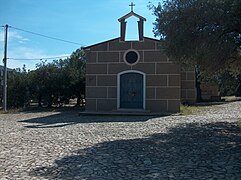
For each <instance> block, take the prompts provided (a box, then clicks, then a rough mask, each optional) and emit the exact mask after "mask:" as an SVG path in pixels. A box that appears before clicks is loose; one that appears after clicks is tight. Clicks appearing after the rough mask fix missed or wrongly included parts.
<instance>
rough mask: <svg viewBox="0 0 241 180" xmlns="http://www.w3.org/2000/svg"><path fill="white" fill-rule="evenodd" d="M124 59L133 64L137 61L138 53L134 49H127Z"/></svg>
mask: <svg viewBox="0 0 241 180" xmlns="http://www.w3.org/2000/svg"><path fill="white" fill-rule="evenodd" d="M124 61H125V62H126V63H127V64H129V65H135V64H136V63H137V62H138V61H139V53H138V51H136V50H133V49H131V50H128V51H126V52H125V54H124Z"/></svg>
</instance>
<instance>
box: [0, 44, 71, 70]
mask: <svg viewBox="0 0 241 180" xmlns="http://www.w3.org/2000/svg"><path fill="white" fill-rule="evenodd" d="M70 54H71V53H69V54H67V53H66V54H48V53H46V52H45V51H43V50H41V49H33V48H28V47H17V48H9V49H8V58H10V59H8V62H7V66H8V67H9V68H13V69H14V68H21V67H23V65H24V64H25V65H26V67H27V69H31V70H33V69H35V68H36V64H37V63H39V62H40V61H41V59H42V60H45V59H46V58H51V59H48V60H47V62H52V60H54V59H59V58H58V57H63V58H62V59H64V58H65V57H66V56H70ZM52 57H53V58H52ZM54 57H56V58H54ZM11 58H14V59H11ZM2 59H3V51H2V49H0V60H2ZM18 59H19V60H18ZM30 59H34V60H30ZM1 62H2V61H1Z"/></svg>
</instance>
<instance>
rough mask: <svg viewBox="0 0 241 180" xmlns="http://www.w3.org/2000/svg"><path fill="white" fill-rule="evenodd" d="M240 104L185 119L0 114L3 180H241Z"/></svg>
mask: <svg viewBox="0 0 241 180" xmlns="http://www.w3.org/2000/svg"><path fill="white" fill-rule="evenodd" d="M240 121H241V102H232V103H227V104H222V105H215V106H208V107H206V108H204V110H202V111H201V112H199V113H197V114H195V115H189V116H165V117H150V116H129V117H126V116H78V112H77V111H63V112H21V113H14V114H0V179H1V180H2V179H178V180H179V179H241V126H240V125H238V124H239V123H240Z"/></svg>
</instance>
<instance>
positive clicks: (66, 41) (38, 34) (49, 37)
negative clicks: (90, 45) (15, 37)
mask: <svg viewBox="0 0 241 180" xmlns="http://www.w3.org/2000/svg"><path fill="white" fill-rule="evenodd" d="M9 28H12V29H16V30H19V31H23V32H26V33H30V34H34V35H37V36H42V37H45V38H48V39H53V40H57V41H62V42H65V43H70V44H75V45H81V46H85V45H84V44H81V43H77V42H72V41H68V40H64V39H60V38H55V37H51V36H47V35H44V34H40V33H36V32H32V31H28V30H24V29H20V28H17V27H13V26H9Z"/></svg>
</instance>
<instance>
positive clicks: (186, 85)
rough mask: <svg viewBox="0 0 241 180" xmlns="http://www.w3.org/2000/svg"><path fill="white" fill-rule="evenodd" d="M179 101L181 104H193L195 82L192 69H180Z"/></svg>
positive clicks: (194, 99) (194, 100)
mask: <svg viewBox="0 0 241 180" xmlns="http://www.w3.org/2000/svg"><path fill="white" fill-rule="evenodd" d="M181 100H182V102H183V103H187V104H195V102H196V81H195V69H194V68H190V67H189V68H187V67H182V68H181Z"/></svg>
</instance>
